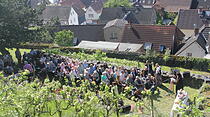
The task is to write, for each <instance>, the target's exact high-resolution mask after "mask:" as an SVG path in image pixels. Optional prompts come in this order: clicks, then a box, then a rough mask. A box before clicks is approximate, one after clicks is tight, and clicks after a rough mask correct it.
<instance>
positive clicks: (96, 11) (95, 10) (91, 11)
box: [85, 1, 103, 24]
mask: <svg viewBox="0 0 210 117" xmlns="http://www.w3.org/2000/svg"><path fill="white" fill-rule="evenodd" d="M102 9H103V2H102V1H97V2H95V3H93V4H92V5H90V6H89V7H88V8H87V9H86V13H85V19H86V24H97V22H98V20H99V17H100V15H101V12H102Z"/></svg>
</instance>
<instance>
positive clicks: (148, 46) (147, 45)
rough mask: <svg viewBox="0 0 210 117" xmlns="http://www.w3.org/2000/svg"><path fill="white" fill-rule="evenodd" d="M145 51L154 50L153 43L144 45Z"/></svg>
mask: <svg viewBox="0 0 210 117" xmlns="http://www.w3.org/2000/svg"><path fill="white" fill-rule="evenodd" d="M144 49H145V50H151V49H152V43H150V42H146V43H144Z"/></svg>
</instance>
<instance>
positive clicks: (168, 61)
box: [61, 48, 210, 72]
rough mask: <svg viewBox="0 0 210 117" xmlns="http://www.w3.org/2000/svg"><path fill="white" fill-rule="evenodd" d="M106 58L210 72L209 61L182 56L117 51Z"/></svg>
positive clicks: (90, 52) (89, 51)
mask: <svg viewBox="0 0 210 117" xmlns="http://www.w3.org/2000/svg"><path fill="white" fill-rule="evenodd" d="M61 51H62V52H65V53H69V52H71V53H72V52H76V53H78V52H84V53H87V54H93V53H94V52H95V50H88V49H80V48H62V49H61ZM104 52H106V56H107V57H110V58H118V59H128V60H134V61H139V62H145V61H146V60H149V61H152V62H154V63H159V64H160V65H164V66H169V67H181V68H186V69H194V70H199V71H206V72H210V60H209V59H204V58H193V57H182V56H167V57H166V56H164V55H156V56H145V55H142V54H140V53H135V52H119V51H104Z"/></svg>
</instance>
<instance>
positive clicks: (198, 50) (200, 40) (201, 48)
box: [175, 34, 207, 58]
mask: <svg viewBox="0 0 210 117" xmlns="http://www.w3.org/2000/svg"><path fill="white" fill-rule="evenodd" d="M206 53H207V51H206V40H205V38H204V36H203V35H201V34H197V35H196V36H192V37H191V38H190V39H188V40H187V41H186V43H185V45H184V46H183V47H182V48H181V49H180V50H179V51H178V52H177V53H176V54H175V55H177V56H189V57H197V58H204V56H205V55H206Z"/></svg>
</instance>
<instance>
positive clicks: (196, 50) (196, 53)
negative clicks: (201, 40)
mask: <svg viewBox="0 0 210 117" xmlns="http://www.w3.org/2000/svg"><path fill="white" fill-rule="evenodd" d="M187 53H192V57H199V58H203V57H204V56H205V55H206V54H205V50H204V49H203V48H202V47H201V46H200V45H199V44H198V43H197V42H194V43H193V44H192V45H190V46H189V47H188V48H187V49H185V50H184V51H183V52H181V53H180V54H179V55H178V56H187Z"/></svg>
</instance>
